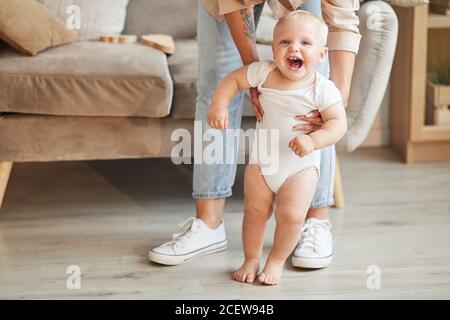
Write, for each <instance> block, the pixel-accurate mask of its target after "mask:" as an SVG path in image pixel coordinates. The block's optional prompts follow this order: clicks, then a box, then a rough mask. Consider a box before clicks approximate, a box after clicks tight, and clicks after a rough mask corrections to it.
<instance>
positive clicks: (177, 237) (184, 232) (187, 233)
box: [163, 217, 200, 248]
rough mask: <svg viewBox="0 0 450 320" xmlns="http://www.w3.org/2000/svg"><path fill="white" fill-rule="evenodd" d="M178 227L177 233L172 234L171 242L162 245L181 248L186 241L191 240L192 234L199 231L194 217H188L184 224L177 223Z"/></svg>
mask: <svg viewBox="0 0 450 320" xmlns="http://www.w3.org/2000/svg"><path fill="white" fill-rule="evenodd" d="M178 227H179V228H180V230H179V231H178V232H177V233H174V234H172V240H171V241H168V242H166V243H165V244H163V245H170V246H172V247H179V248H182V247H183V246H184V245H185V244H186V242H187V240H189V239H191V237H192V234H195V233H196V232H197V231H198V230H199V229H200V225H199V224H198V222H197V219H196V218H194V217H190V218H188V219H186V220H185V221H184V222H182V223H179V224H178Z"/></svg>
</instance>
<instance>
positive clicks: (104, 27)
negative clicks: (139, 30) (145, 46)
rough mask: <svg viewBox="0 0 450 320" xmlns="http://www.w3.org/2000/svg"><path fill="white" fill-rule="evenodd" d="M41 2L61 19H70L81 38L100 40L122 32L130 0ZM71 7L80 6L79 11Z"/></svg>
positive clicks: (40, 0) (45, 0) (44, 0)
mask: <svg viewBox="0 0 450 320" xmlns="http://www.w3.org/2000/svg"><path fill="white" fill-rule="evenodd" d="M39 2H41V3H42V4H44V5H45V6H46V7H47V8H48V9H49V10H50V11H51V12H53V13H54V14H55V15H56V16H57V17H58V18H60V19H61V20H63V21H68V22H69V27H70V28H71V27H73V29H74V30H76V31H78V33H79V34H80V38H81V40H98V38H99V37H100V36H102V35H119V34H121V33H122V31H123V27H124V25H125V18H126V14H127V5H128V0H39ZM71 7H73V9H76V8H79V12H78V11H75V10H70V9H72V8H71ZM77 14H79V17H77V16H76V15H77ZM71 18H72V19H71ZM77 18H78V19H77Z"/></svg>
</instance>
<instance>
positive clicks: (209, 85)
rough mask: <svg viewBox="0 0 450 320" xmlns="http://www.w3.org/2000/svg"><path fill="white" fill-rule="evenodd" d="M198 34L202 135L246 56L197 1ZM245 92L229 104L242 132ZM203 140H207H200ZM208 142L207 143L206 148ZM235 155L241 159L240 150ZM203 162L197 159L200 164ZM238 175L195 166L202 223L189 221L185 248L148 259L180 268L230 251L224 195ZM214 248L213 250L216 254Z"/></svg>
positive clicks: (230, 167) (231, 168) (168, 247)
mask: <svg viewBox="0 0 450 320" xmlns="http://www.w3.org/2000/svg"><path fill="white" fill-rule="evenodd" d="M198 3H199V4H198V20H197V36H198V49H199V80H198V83H197V100H196V112H195V120H196V121H199V122H198V123H200V125H201V127H202V136H203V133H204V132H205V130H207V129H209V126H208V122H207V121H206V117H207V114H208V110H209V106H210V102H211V98H212V95H213V92H214V90H215V89H216V87H217V85H218V83H219V82H220V81H221V80H222V79H223V78H224V77H225V75H227V74H228V73H229V72H231V71H232V70H234V69H237V68H239V67H240V66H242V62H241V58H240V56H239V53H238V50H237V48H236V46H235V44H234V41H233V39H232V37H231V34H230V32H229V30H228V26H227V24H226V22H225V21H221V22H219V21H217V20H216V19H215V18H214V17H213V16H212V15H210V14H209V12H208V11H207V10H206V9H205V8H204V6H203V4H202V1H199V2H198ZM242 102H243V93H239V94H238V95H237V96H236V97H235V98H234V99H233V100H232V101H231V103H230V105H229V109H228V110H229V127H230V128H240V125H241V117H242ZM195 138H196V139H195V141H198V140H199V141H202V137H198V136H197V137H195ZM205 147H206V144H202V150H201V151H202V152H201V153H202V154H203V149H204V148H205ZM233 149H234V150H237V146H236V144H235V143H228V144H227V143H224V148H223V154H224V155H226V154H227V153H231V152H232V151H233ZM235 153H236V157H237V152H235ZM200 160H202V159H195V161H196V162H198V161H200ZM235 176H236V161H235V162H234V163H233V164H205V163H195V164H194V177H193V193H192V196H193V198H194V199H195V200H196V206H197V219H193V220H192V219H190V220H189V221H190V222H189V224H190V225H189V229H190V230H188V231H186V232H185V233H183V234H182V235H180V237H179V239H178V240H177V241H178V242H179V243H184V245H183V247H182V248H177V250H176V251H175V250H174V249H173V245H172V244H173V241H169V242H167V243H165V244H163V245H160V246H159V247H156V248H153V249H152V250H150V252H149V259H150V260H152V261H157V262H159V263H165V264H169V263H170V264H180V263H184V262H185V261H187V260H186V259H184V257H189V260H192V259H193V258H195V257H196V256H198V253H199V252H201V253H202V254H206V253H213V252H217V251H220V250H224V249H226V247H227V239H226V233H225V227H224V225H223V223H221V219H222V213H223V206H224V203H225V197H229V196H231V187H232V185H233V184H234V179H235ZM211 248H213V250H211Z"/></svg>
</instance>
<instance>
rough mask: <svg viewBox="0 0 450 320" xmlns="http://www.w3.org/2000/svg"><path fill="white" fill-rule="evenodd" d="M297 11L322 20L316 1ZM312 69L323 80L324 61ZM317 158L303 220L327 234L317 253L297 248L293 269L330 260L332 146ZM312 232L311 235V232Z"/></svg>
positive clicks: (333, 167) (331, 248)
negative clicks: (314, 183)
mask: <svg viewBox="0 0 450 320" xmlns="http://www.w3.org/2000/svg"><path fill="white" fill-rule="evenodd" d="M301 9H303V10H306V11H309V12H311V13H313V14H314V15H316V16H318V17H322V12H321V1H320V0H310V1H308V2H307V3H306V4H305V5H304V6H303V7H302V8H301ZM316 69H317V70H318V71H319V72H320V73H321V74H322V75H323V76H325V77H327V78H328V75H329V65H328V58H327V59H325V60H324V61H323V62H322V63H321V64H320V65H318V66H317V68H316ZM320 154H321V163H320V177H319V181H318V182H317V189H316V192H315V194H314V198H313V200H312V203H311V208H310V209H309V210H308V214H307V219H308V221H309V222H310V223H311V224H310V227H311V228H310V230H312V229H314V228H316V227H318V228H321V230H325V229H326V230H327V231H326V232H320V233H318V234H320V239H318V241H317V245H318V246H319V247H320V248H319V249H318V250H317V252H311V251H310V250H309V249H308V248H307V247H302V246H301V245H300V244H299V246H297V248H296V250H295V251H294V257H293V259H292V264H293V265H294V266H296V267H303V268H310V267H311V266H312V264H310V263H309V260H310V258H311V257H313V260H314V264H315V265H317V266H318V267H322V268H323V267H326V266H328V265H329V264H330V263H331V259H330V257H332V252H333V243H332V235H331V227H330V226H331V224H330V223H329V221H328V219H329V206H331V205H333V204H334V201H333V186H334V174H335V166H336V153H335V147H334V145H333V146H329V147H326V148H323V149H322V150H321V152H320ZM324 226H325V227H324ZM312 232H314V230H313V231H312ZM302 237H303V236H302ZM300 243H301V242H300Z"/></svg>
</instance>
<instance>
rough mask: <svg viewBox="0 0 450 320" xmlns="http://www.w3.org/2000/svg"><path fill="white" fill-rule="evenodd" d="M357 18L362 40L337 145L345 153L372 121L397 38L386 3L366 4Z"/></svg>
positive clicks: (359, 140) (358, 142)
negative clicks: (344, 129)
mask: <svg viewBox="0 0 450 320" xmlns="http://www.w3.org/2000/svg"><path fill="white" fill-rule="evenodd" d="M358 16H359V19H360V25H359V28H360V32H361V34H362V39H361V44H360V49H359V53H358V55H357V57H356V63H355V69H354V74H353V80H352V86H351V91H350V97H349V103H348V107H347V110H346V111H347V119H348V132H347V134H346V135H345V136H344V137H343V138H342V139H341V141H339V143H338V145H337V149H338V150H339V151H347V152H351V151H353V150H355V149H356V148H357V147H358V146H359V145H361V143H362V142H363V141H364V139H365V138H366V137H367V134H368V132H369V130H370V128H371V126H372V124H373V121H374V120H375V117H376V115H377V113H378V110H379V108H380V105H381V103H382V101H383V97H384V94H385V92H386V88H387V85H388V83H389V76H390V73H391V69H392V62H393V60H394V55H395V48H396V44H397V34H398V21H397V16H396V15H395V12H394V10H393V9H392V7H391V6H390V5H389V4H387V3H386V2H383V1H369V2H365V3H364V4H362V5H361V9H360V10H359V11H358Z"/></svg>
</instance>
